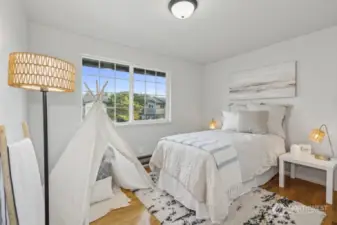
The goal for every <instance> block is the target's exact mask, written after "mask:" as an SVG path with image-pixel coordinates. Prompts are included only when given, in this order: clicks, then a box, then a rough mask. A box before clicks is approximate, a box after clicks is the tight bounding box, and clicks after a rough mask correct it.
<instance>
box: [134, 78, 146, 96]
mask: <svg viewBox="0 0 337 225" xmlns="http://www.w3.org/2000/svg"><path fill="white" fill-rule="evenodd" d="M133 92H134V93H135V94H145V82H143V81H135V82H134V86H133Z"/></svg>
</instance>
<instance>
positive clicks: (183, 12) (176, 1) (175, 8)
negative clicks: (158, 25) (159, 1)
mask: <svg viewBox="0 0 337 225" xmlns="http://www.w3.org/2000/svg"><path fill="white" fill-rule="evenodd" d="M197 7H198V2H197V0H171V1H170V3H169V9H170V11H171V12H172V14H173V15H174V16H175V17H177V18H178V19H187V18H189V17H190V16H192V14H193V13H194V11H195V10H196V9H197Z"/></svg>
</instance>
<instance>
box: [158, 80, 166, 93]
mask: <svg viewBox="0 0 337 225" xmlns="http://www.w3.org/2000/svg"><path fill="white" fill-rule="evenodd" d="M156 95H164V96H165V95H166V85H163V84H159V83H157V84H156Z"/></svg>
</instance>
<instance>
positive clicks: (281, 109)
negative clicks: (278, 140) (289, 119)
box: [248, 104, 287, 138]
mask: <svg viewBox="0 0 337 225" xmlns="http://www.w3.org/2000/svg"><path fill="white" fill-rule="evenodd" d="M248 109H249V110H251V111H261V110H264V111H268V112H269V118H268V132H269V133H270V134H275V135H278V136H280V137H282V138H286V135H285V131H284V129H283V121H284V119H285V115H286V111H287V108H286V107H285V106H282V105H265V104H263V105H262V104H261V105H260V104H248Z"/></svg>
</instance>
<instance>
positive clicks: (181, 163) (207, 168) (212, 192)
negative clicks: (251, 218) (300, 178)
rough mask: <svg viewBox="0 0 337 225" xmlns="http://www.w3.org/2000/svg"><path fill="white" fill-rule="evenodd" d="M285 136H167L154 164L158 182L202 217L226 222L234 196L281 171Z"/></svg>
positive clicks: (220, 132) (225, 133) (222, 133)
mask: <svg viewBox="0 0 337 225" xmlns="http://www.w3.org/2000/svg"><path fill="white" fill-rule="evenodd" d="M283 153H285V139H284V138H283V137H280V136H279V135H275V134H270V133H268V134H252V133H241V132H237V131H231V130H209V131H202V132H195V133H188V134H179V135H174V136H169V137H165V138H162V139H161V140H160V141H159V142H158V144H157V147H156V149H155V151H154V153H153V156H152V158H151V161H150V167H151V169H152V170H153V171H155V172H158V173H159V181H158V184H157V187H158V188H159V189H162V190H164V191H166V192H167V193H169V194H170V195H172V196H173V197H174V198H175V199H176V200H178V201H179V202H181V203H182V204H183V205H184V206H185V207H187V208H189V209H191V210H195V211H196V217H197V218H198V219H210V220H211V221H212V222H213V223H222V222H223V221H224V220H225V219H226V216H227V214H228V208H229V206H230V204H231V202H232V201H233V200H234V199H236V198H237V197H239V196H240V195H242V194H244V193H246V192H248V191H250V190H251V189H252V188H254V187H257V186H259V185H262V184H264V183H266V182H267V181H269V180H270V179H271V178H272V177H273V176H275V175H276V173H277V169H276V166H277V158H278V156H279V155H281V154H283Z"/></svg>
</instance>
